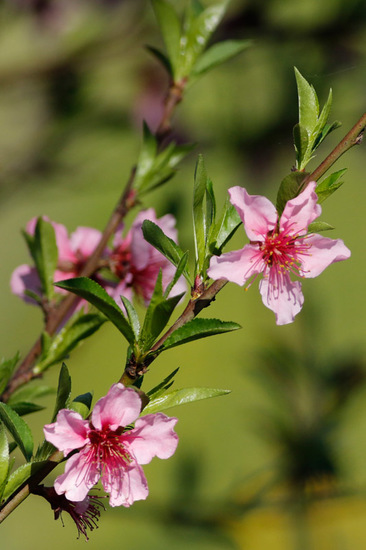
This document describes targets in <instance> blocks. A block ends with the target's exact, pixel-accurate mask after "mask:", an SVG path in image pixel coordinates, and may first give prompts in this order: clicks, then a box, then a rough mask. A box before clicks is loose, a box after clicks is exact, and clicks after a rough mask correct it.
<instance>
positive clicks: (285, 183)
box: [276, 171, 309, 218]
mask: <svg viewBox="0 0 366 550" xmlns="http://www.w3.org/2000/svg"><path fill="white" fill-rule="evenodd" d="M308 175H309V174H307V173H306V172H299V171H296V172H291V174H289V175H288V176H286V177H285V178H284V179H283V180H282V181H281V185H280V187H279V189H278V193H277V200H276V208H277V212H278V217H279V218H280V217H281V214H282V212H283V210H284V208H285V206H286V203H287V202H288V201H290V200H291V199H294V198H295V197H297V195H298V194H299V191H300V189H301V185H302V183H303V182H304V181H305V179H306V178H307V176H308Z"/></svg>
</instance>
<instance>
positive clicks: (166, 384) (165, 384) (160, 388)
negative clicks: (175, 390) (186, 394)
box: [147, 367, 179, 399]
mask: <svg viewBox="0 0 366 550" xmlns="http://www.w3.org/2000/svg"><path fill="white" fill-rule="evenodd" d="M178 371H179V367H178V368H177V369H174V370H173V372H171V373H170V374H169V375H168V376H167V377H166V378H164V380H163V381H162V382H160V384H158V385H157V386H155V387H154V388H152V389H151V390H150V391H148V392H147V396H148V397H149V398H154V399H155V398H156V397H159V396H160V395H161V394H162V393H163V392H165V391H166V390H167V389H168V388H170V386H171V385H172V384H173V378H174V376H175V375H176V374H177V372H178Z"/></svg>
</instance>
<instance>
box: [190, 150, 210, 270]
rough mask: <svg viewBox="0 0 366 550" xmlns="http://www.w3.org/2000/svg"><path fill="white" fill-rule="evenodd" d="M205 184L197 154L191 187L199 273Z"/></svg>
mask: <svg viewBox="0 0 366 550" xmlns="http://www.w3.org/2000/svg"><path fill="white" fill-rule="evenodd" d="M206 185H207V173H206V168H205V164H204V161H203V157H202V155H199V157H198V161H197V164H196V170H195V174H194V187H193V231H194V244H195V251H196V266H197V267H196V273H201V271H202V269H203V265H204V261H205V255H206V234H205V215H204V209H203V201H204V198H205V193H206Z"/></svg>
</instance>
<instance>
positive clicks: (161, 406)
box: [141, 388, 230, 416]
mask: <svg viewBox="0 0 366 550" xmlns="http://www.w3.org/2000/svg"><path fill="white" fill-rule="evenodd" d="M228 393H230V390H219V389H212V388H184V389H182V390H173V391H171V392H170V393H166V394H165V395H162V396H160V397H157V398H156V399H153V400H152V401H150V403H149V404H148V405H147V406H146V407H145V408H144V410H143V411H142V413H141V416H144V415H145V414H151V413H156V412H160V411H165V410H166V409H170V408H171V407H176V406H177V405H184V404H185V403H193V402H194V401H200V400H202V399H209V398H211V397H218V396H220V395H226V394H228Z"/></svg>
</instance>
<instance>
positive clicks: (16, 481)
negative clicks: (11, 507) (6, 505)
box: [3, 461, 44, 500]
mask: <svg viewBox="0 0 366 550" xmlns="http://www.w3.org/2000/svg"><path fill="white" fill-rule="evenodd" d="M43 465H44V462H43V461H42V462H28V463H27V464H22V466H19V468H18V469H17V470H15V472H13V473H12V474H11V476H10V477H9V480H8V482H7V484H6V486H5V490H4V494H3V499H4V500H7V499H8V498H9V497H10V496H11V495H12V494H13V493H14V492H15V491H16V490H17V489H19V487H21V485H23V484H24V483H26V481H27V480H28V479H29V478H30V477H31V476H32V475H33V474H35V473H36V472H38V470H40V469H41V468H42V466H43Z"/></svg>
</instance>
